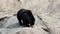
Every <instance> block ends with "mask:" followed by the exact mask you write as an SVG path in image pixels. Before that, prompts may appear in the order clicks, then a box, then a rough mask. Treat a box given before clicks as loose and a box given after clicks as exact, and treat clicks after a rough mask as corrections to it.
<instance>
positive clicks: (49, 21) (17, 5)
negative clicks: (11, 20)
mask: <svg viewBox="0 0 60 34" xmlns="http://www.w3.org/2000/svg"><path fill="white" fill-rule="evenodd" d="M21 8H25V9H30V10H32V12H33V14H34V15H38V16H39V17H40V18H42V20H43V21H44V23H45V24H46V26H47V27H48V29H49V32H50V34H60V0H20V1H18V0H1V1H0V18H3V17H6V16H7V17H10V16H12V15H13V14H16V12H17V11H18V10H19V9H21ZM36 19H37V18H36ZM36 22H37V21H36ZM38 22H39V21H38ZM4 31H5V30H4ZM5 33H6V32H5Z"/></svg>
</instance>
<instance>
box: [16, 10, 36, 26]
mask: <svg viewBox="0 0 60 34" xmlns="http://www.w3.org/2000/svg"><path fill="white" fill-rule="evenodd" d="M17 19H18V20H19V24H20V25H23V26H25V27H30V26H33V25H34V22H35V18H34V16H33V14H32V12H31V10H27V9H20V10H19V11H18V12H17Z"/></svg>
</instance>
